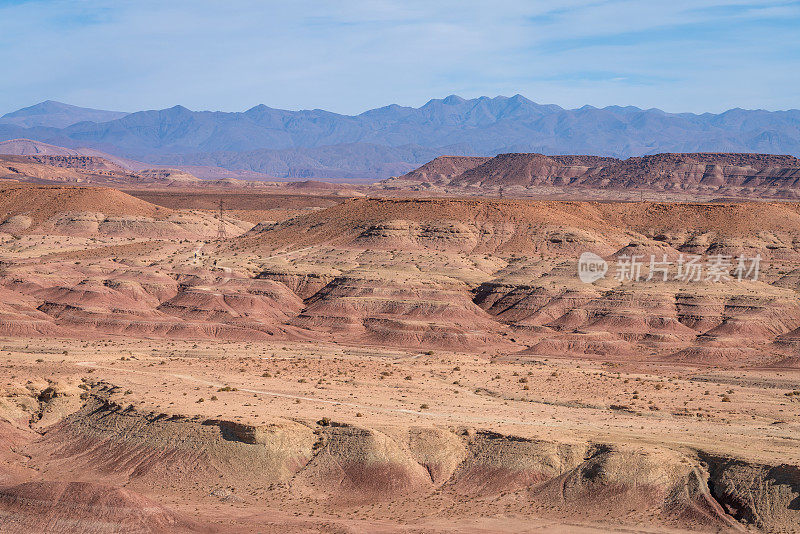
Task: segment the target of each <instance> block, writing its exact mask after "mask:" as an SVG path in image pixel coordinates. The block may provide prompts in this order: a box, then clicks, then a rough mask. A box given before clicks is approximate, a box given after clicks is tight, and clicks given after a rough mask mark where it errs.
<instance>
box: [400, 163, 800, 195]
mask: <svg viewBox="0 0 800 534" xmlns="http://www.w3.org/2000/svg"><path fill="white" fill-rule="evenodd" d="M481 160H483V161H481ZM462 168H463V170H461V169H462ZM459 170H461V172H460V173H459V174H456V173H457V172H458V171H459ZM401 179H402V180H407V181H416V182H430V183H433V184H437V185H449V186H451V187H459V188H461V187H463V188H469V189H470V190H474V189H475V188H476V187H477V188H485V189H488V190H492V189H495V188H499V187H514V186H516V187H522V188H535V187H565V186H573V187H580V188H591V189H651V190H676V191H697V192H706V193H715V192H720V193H726V194H727V193H732V194H738V195H742V196H759V197H760V196H764V195H769V196H778V197H795V196H797V195H800V192H798V191H795V189H797V188H798V187H800V159H797V158H795V157H794V156H788V155H773V154H735V153H731V154H729V153H712V152H701V153H663V154H652V155H646V156H638V157H632V158H628V159H626V160H619V159H616V158H612V157H604V156H592V155H555V156H548V155H544V154H537V153H530V154H528V153H509V154H499V155H497V156H495V157H493V158H467V157H460V158H458V157H453V156H447V157H441V158H437V159H435V160H433V161H431V162H429V163H426V164H425V165H423V166H422V167H420V168H419V169H417V170H415V171H412V172H410V173H408V174H406V175H404V176H403V177H401Z"/></svg>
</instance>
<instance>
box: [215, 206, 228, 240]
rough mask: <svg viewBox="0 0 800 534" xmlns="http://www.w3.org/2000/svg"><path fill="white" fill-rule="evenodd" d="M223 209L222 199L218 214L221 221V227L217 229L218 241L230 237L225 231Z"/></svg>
mask: <svg viewBox="0 0 800 534" xmlns="http://www.w3.org/2000/svg"><path fill="white" fill-rule="evenodd" d="M222 209H223V208H222V199H220V201H219V211H218V213H217V218H218V219H219V226H218V227H217V239H225V238H227V237H228V232H226V231H225V219H223V213H222Z"/></svg>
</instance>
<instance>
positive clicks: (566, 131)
mask: <svg viewBox="0 0 800 534" xmlns="http://www.w3.org/2000/svg"><path fill="white" fill-rule="evenodd" d="M14 113H17V112H14ZM7 115H8V114H7ZM12 115H13V113H12ZM19 137H25V138H30V139H35V140H38V141H43V142H46V143H51V144H55V145H60V146H65V147H68V148H77V147H88V148H93V149H96V150H100V151H102V152H106V153H109V154H113V155H115V156H119V157H125V158H130V159H136V160H141V161H145V162H148V163H159V164H165V165H174V164H182V165H201V164H207V161H208V159H209V158H214V159H216V160H219V161H221V162H222V164H221V165H220V166H223V167H225V168H226V169H229V170H250V171H256V170H258V171H259V172H265V171H269V173H276V174H278V176H283V177H313V178H315V179H328V178H339V177H342V176H348V175H351V176H357V177H359V178H363V179H365V180H366V179H368V178H373V179H375V180H378V179H382V178H387V177H389V176H391V175H396V174H402V173H403V172H407V171H408V170H411V169H413V168H415V167H418V166H419V165H421V164H423V163H425V162H427V161H429V160H431V159H432V158H434V157H436V156H439V155H444V154H453V153H455V154H457V155H459V154H460V155H471V156H495V155H497V154H501V153H509V152H538V153H543V154H547V155H559V154H595V155H598V156H610V157H616V158H627V157H632V156H643V155H647V154H654V153H666V152H677V153H686V152H759V153H780V154H792V155H795V156H799V155H800V110H785V111H766V110H744V109H740V108H734V109H731V110H727V111H724V112H722V113H718V114H714V113H702V114H695V113H669V112H665V111H662V110H660V109H657V108H650V109H641V108H638V107H635V106H606V107H604V108H596V107H593V106H588V105H586V106H583V107H580V108H576V109H565V108H562V107H560V106H557V105H554V104H538V103H536V102H533V101H531V100H529V99H527V98H525V97H524V96H522V95H514V96H512V97H505V96H498V97H491V98H490V97H479V98H473V99H464V98H461V97H459V96H457V95H450V96H448V97H446V98H442V99H431V100H429V101H428V102H427V103H425V104H424V105H422V106H420V107H418V108H414V107H408V106H399V105H396V104H391V105H388V106H383V107H380V108H375V109H371V110H367V111H364V112H362V113H360V114H357V115H343V114H338V113H334V112H330V111H326V110H321V109H313V110H299V111H289V110H281V109H276V108H271V107H269V106H266V105H264V104H259V105H257V106H253V107H251V108H249V109H247V110H246V111H242V112H221V111H192V110H189V109H188V108H186V107H184V106H180V105H177V106H173V107H170V108H166V109H162V110H146V111H137V112H133V113H130V114H126V115H124V116H122V117H119V118H115V119H113V120H109V121H105V122H91V121H83V122H78V123H75V124H71V125H69V126H66V127H63V128H55V127H52V126H42V125H40V126H34V127H23V126H20V125H18V124H11V123H8V122H3V121H2V120H0V141H2V140H5V139H12V138H19ZM354 146H363V147H365V152H362V153H359V152H358V151H354V150H353V147H354ZM409 147H418V148H416V149H414V148H409ZM398 150H400V151H401V152H404V154H403V155H402V156H401V157H402V159H401V160H400V161H398V160H396V159H394V158H397V157H398V156H397V152H398ZM281 151H290V155H287V153H282V152H281ZM320 152H325V153H326V154H335V157H328V156H326V157H328V159H331V160H334V162H333V163H332V164H331V163H330V162H328V161H320V156H319V153H320ZM211 155H213V156H211ZM287 158H293V159H296V160H302V161H304V163H303V164H302V165H301V166H300V167H296V166H292V165H287V164H286V163H285V162H286V159H287ZM201 162H205V163H201ZM281 173H282V174H281Z"/></svg>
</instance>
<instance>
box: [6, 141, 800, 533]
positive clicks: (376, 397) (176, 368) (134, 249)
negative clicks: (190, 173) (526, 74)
mask: <svg viewBox="0 0 800 534" xmlns="http://www.w3.org/2000/svg"><path fill="white" fill-rule="evenodd" d="M37 158H38V159H37ZM43 158H44V159H43ZM59 158H61V159H59ZM64 158H66V159H64ZM86 158H88V156H81V155H60V156H56V155H51V156H47V155H41V154H40V155H30V154H29V155H17V156H6V157H4V159H3V161H2V162H0V165H2V166H4V167H5V168H6V171H5V173H6V174H5V175H4V176H5V177H6V178H7V179H6V180H4V181H0V295H1V296H2V298H0V360H1V361H2V363H3V365H2V366H0V532H96V533H105V532H225V533H227V532H276V533H277V532H281V533H294V532H296V533H306V532H315V533H361V532H365V533H444V532H464V533H496V532H508V533H511V532H564V533H567V532H570V533H571V532H579V533H580V532H587V533H590V532H591V533H596V532H597V533H599V532H647V533H651V532H697V531H700V532H729V531H731V532H737V531H740V532H748V531H752V532H775V533H788V532H798V531H800V352H798V351H800V301H799V300H798V291H800V203H797V202H795V201H794V200H792V199H793V198H795V196H794V192H796V191H797V186H796V185H795V184H794V183H793V182H792V180H794V179H795V178H796V177H797V174H796V173H797V168H798V164H797V160H795V159H794V158H791V157H788V156H787V157H772V156H771V157H761V158H760V159H759V158H758V157H755V156H750V155H720V154H698V155H685V154H682V155H672V154H667V155H659V156H658V157H656V156H654V157H652V158H651V159H646V158H645V159H644V160H637V161H633V162H631V160H616V159H613V158H591V157H587V156H573V157H563V156H562V157H547V156H541V155H535V154H534V155H531V154H524V155H519V154H518V155H506V156H498V157H497V158H492V159H489V158H469V159H455V158H449V159H441V158H440V159H438V160H436V161H434V162H431V163H430V164H428V165H427V166H426V167H423V168H421V169H418V170H416V171H413V172H412V173H409V175H405V176H403V177H400V178H397V179H393V180H389V181H386V182H382V183H379V184H376V185H372V186H358V187H349V186H331V185H329V184H323V183H316V182H304V183H295V184H273V185H259V186H248V185H246V184H245V185H238V184H237V182H236V181H232V180H225V181H223V182H217V183H212V181H206V182H203V183H202V184H201V185H199V186H197V187H195V186H194V185H191V186H187V185H186V183H185V181H184V184H183V185H181V183H180V182H181V180H179V179H177V178H176V179H170V178H169V176H164V174H165V173H168V172H171V171H165V170H164V169H161V170H160V174H159V173H155V172H154V173H153V175H152V176H150V177H149V178H148V177H146V174H147V173H143V172H142V171H133V170H130V169H124V168H123V169H122V170H120V169H117V168H113V167H109V165H112V164H110V163H109V162H108V160H106V159H103V158H99V159H98V160H97V161H95V160H91V159H88V160H87V159H86ZM508 160H511V161H508ZM81 162H83V163H81ZM501 164H502V165H501ZM81 165H83V167H81ZM620 166H622V167H624V168H625V169H628V170H624V171H621V170H619V169H620ZM481 168H483V170H481V171H480V172H479V171H478V170H477V169H481ZM509 169H512V170H513V172H511V171H510V170H509ZM514 169H516V170H514ZM614 169H617V170H614ZM793 169H794V170H793ZM612 171H613V172H612ZM182 172H184V171H182ZM126 173H127V174H128V177H127V178H126V177H125V175H126ZM187 179H188V178H187ZM117 180H118V181H117ZM195 180H196V179H195ZM675 184H678V185H675ZM101 186H103V187H101ZM109 186H110V187H109ZM501 186H502V189H501ZM570 186H571V187H572V189H569V187H570ZM537 188H540V189H537ZM640 190H641V191H640ZM570 191H573V193H574V194H573V196H572V199H571V200H557V199H558V198H561V196H562V195H566V194H568V193H569V192H570ZM642 191H644V192H645V193H646V194H647V195H650V196H646V197H645V199H644V200H642V196H644V195H643V194H642ZM693 195H696V196H698V197H699V198H703V199H705V200H704V201H703V202H688V201H685V200H686V198H688V197H689V196H693ZM501 196H502V198H501ZM627 197H630V198H631V200H632V201H624V199H625V198H627ZM656 197H658V198H659V199H662V200H661V201H653V200H655V198H656ZM753 197H759V200H755V199H754V198H753ZM594 198H596V199H599V200H593V199H594ZM764 199H767V200H764ZM220 201H221V202H222V205H223V212H222V216H221V219H220V214H219V211H218V210H219V203H220ZM584 252H591V253H594V254H596V255H598V256H600V257H602V258H604V259H605V260H606V261H607V262H608V263H609V265H610V268H609V272H608V274H607V276H606V277H604V278H601V279H599V280H596V281H594V282H593V283H584V282H582V281H581V280H580V279H579V277H578V265H577V262H578V258H579V256H580V255H581V254H582V253H584ZM650 255H656V256H657V258H658V259H667V260H668V261H671V262H673V265H672V267H670V269H668V272H667V273H666V276H665V278H667V279H666V280H664V279H663V278H662V277H661V274H660V273H659V274H658V275H656V276H651V277H650V279H649V280H648V279H647V278H648V274H654V273H649V272H648V271H649V264H646V265H644V266H643V270H642V277H641V279H639V280H631V279H625V277H619V278H618V277H616V276H615V274H616V273H615V265H617V264H618V262H622V261H624V260H625V259H626V258H630V257H631V256H641V257H644V258H649V257H650ZM681 255H686V256H688V255H700V256H702V257H703V258H711V257H714V256H719V255H722V256H726V257H731V258H736V257H738V256H743V257H748V258H752V257H756V256H758V257H760V258H761V261H760V267H759V272H758V276H757V277H754V276H749V277H744V279H742V280H739V279H738V278H737V277H736V276H735V274H734V273H733V267H735V262H734V264H733V265H731V266H729V268H728V271H726V273H725V275H726V276H725V277H724V278H725V279H723V280H713V279H708V280H706V279H705V278H703V279H701V280H697V281H694V280H680V279H677V280H676V279H675V278H676V277H677V274H678V273H676V272H675V270H674V267H675V265H676V264H677V262H678V260H679V258H680V257H681ZM647 261H648V260H645V262H647ZM751 275H752V273H751Z"/></svg>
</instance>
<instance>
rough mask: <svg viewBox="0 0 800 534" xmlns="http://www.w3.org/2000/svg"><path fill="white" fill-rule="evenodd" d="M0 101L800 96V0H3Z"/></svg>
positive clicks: (321, 104) (145, 105)
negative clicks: (456, 96) (450, 95)
mask: <svg viewBox="0 0 800 534" xmlns="http://www.w3.org/2000/svg"><path fill="white" fill-rule="evenodd" d="M0 21H2V24H0V27H2V31H0V114H2V113H5V112H8V111H13V110H15V109H18V108H21V107H24V106H29V105H31V104H34V103H37V102H40V101H43V100H48V99H51V100H58V101H61V102H66V103H69V104H74V105H78V106H84V107H93V108H99V109H111V110H120V111H136V110H142V109H161V108H166V107H171V106H173V105H176V104H181V105H183V106H186V107H188V108H190V109H194V110H221V111H242V110H245V109H248V108H250V107H252V106H255V105H257V104H266V105H268V106H271V107H275V108H283V109H313V108H321V109H327V110H330V111H335V112H338V113H347V114H356V113H360V112H362V111H365V110H367V109H371V108H375V107H380V106H384V105H388V104H400V105H407V106H415V107H417V106H420V105H423V104H424V103H425V102H426V101H428V100H429V99H431V98H442V97H445V96H447V95H449V94H458V95H460V96H462V97H465V98H472V97H477V96H484V95H485V96H496V95H506V96H511V95H514V94H517V93H519V94H522V95H524V96H526V97H527V98H529V99H531V100H533V101H535V102H538V103H542V104H558V105H560V106H563V107H566V108H576V107H580V106H583V105H585V104H589V105H594V106H597V107H603V106H607V105H634V106H638V107H641V108H651V107H657V108H660V109H663V110H665V111H670V112H696V113H699V112H706V111H708V112H715V113H716V112H720V111H723V110H725V109H730V108H735V107H741V108H746V109H769V110H780V109H796V108H800V1H764V2H753V1H735V0H669V1H662V0H633V1H629V0H552V1H539V0H527V1H525V0H513V1H512V0H424V1H420V0H327V1H309V0H280V1H273V0H260V1H259V0H227V1H220V0H191V1H184V0H167V1H165V0H159V1H153V0H133V1H128V0H0Z"/></svg>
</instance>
